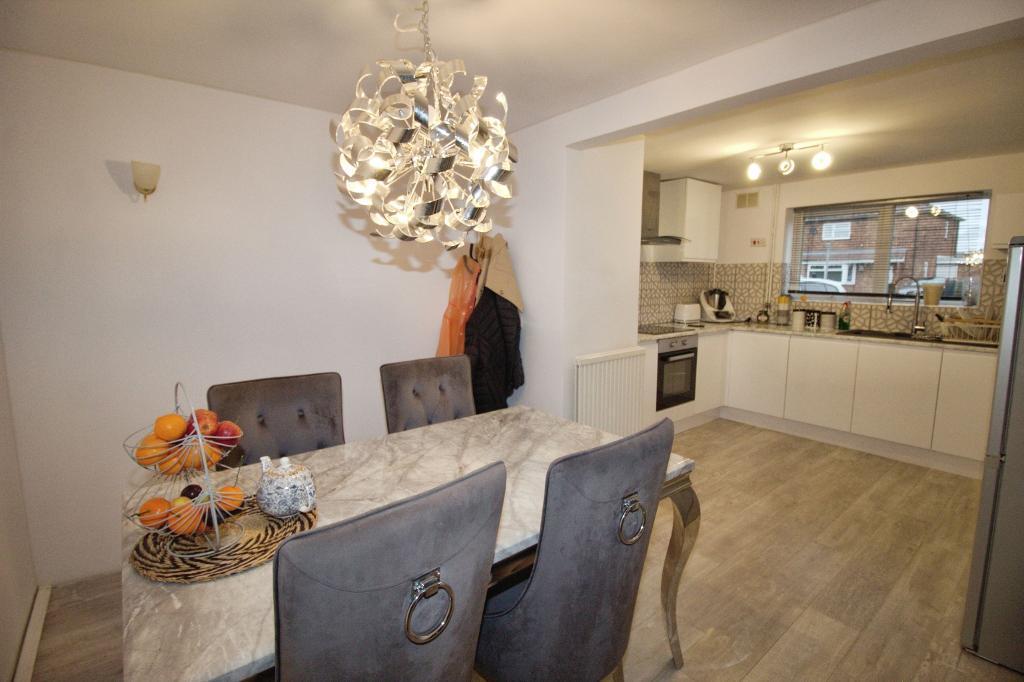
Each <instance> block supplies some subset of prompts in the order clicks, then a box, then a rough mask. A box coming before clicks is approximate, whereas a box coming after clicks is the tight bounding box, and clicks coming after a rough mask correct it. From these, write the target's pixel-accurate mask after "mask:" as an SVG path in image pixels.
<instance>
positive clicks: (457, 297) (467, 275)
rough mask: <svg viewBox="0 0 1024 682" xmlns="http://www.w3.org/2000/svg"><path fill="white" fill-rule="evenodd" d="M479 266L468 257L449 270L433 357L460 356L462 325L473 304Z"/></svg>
mask: <svg viewBox="0 0 1024 682" xmlns="http://www.w3.org/2000/svg"><path fill="white" fill-rule="evenodd" d="M479 275H480V264H479V263H477V262H476V261H475V260H472V259H471V258H469V257H468V256H463V257H462V258H460V259H459V262H458V264H457V265H456V266H455V270H453V271H452V283H451V286H450V287H449V288H448V307H447V308H445V311H444V317H443V318H442V319H441V338H440V340H439V341H438V343H437V357H445V356H448V355H462V352H463V348H464V347H465V343H466V323H467V322H468V321H469V317H470V314H471V313H472V312H473V307H474V306H475V305H476V290H477V278H478V277H479Z"/></svg>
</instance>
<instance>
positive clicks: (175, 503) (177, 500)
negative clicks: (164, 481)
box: [171, 496, 192, 509]
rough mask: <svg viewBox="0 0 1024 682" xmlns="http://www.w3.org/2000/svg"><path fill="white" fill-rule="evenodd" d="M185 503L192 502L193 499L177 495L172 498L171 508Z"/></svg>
mask: <svg viewBox="0 0 1024 682" xmlns="http://www.w3.org/2000/svg"><path fill="white" fill-rule="evenodd" d="M185 504H192V500H191V499H190V498H188V497H185V496H182V497H175V498H174V499H173V500H171V509H175V508H176V507H180V506H182V505H185Z"/></svg>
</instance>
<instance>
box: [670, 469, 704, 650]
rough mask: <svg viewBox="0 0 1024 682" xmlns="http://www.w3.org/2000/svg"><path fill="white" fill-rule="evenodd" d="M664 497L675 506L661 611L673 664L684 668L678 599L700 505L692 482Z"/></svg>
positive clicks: (673, 488) (671, 489)
mask: <svg viewBox="0 0 1024 682" xmlns="http://www.w3.org/2000/svg"><path fill="white" fill-rule="evenodd" d="M669 485H670V486H671V484H669ZM665 493H666V495H667V497H668V498H669V500H670V501H671V502H672V538H671V539H670V540H669V543H668V553H667V554H666V555H665V567H664V569H662V572H661V607H662V609H663V610H664V611H665V625H666V627H667V629H668V643H669V646H670V647H671V648H672V661H673V663H675V666H676V668H682V667H683V651H682V649H681V648H680V646H679V628H678V626H677V625H676V601H677V600H676V597H677V596H678V595H679V578H680V577H681V576H682V575H683V569H684V568H686V562H687V560H688V559H689V558H690V552H692V551H693V545H694V543H695V542H696V541H697V533H698V532H699V531H700V501H699V500H698V499H697V493H696V492H694V490H693V486H692V485H691V484H690V481H689V478H687V479H686V480H685V481H682V482H680V484H679V485H678V486H672V487H671V488H669V489H667V490H665Z"/></svg>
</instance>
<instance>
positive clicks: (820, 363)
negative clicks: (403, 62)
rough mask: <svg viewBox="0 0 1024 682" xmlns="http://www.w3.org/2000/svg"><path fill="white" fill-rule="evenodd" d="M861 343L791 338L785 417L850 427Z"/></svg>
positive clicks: (843, 427)
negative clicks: (858, 352)
mask: <svg viewBox="0 0 1024 682" xmlns="http://www.w3.org/2000/svg"><path fill="white" fill-rule="evenodd" d="M858 346H859V344H858V343H857V342H856V341H841V340H836V339H814V338H808V337H802V336H794V337H792V338H791V339H790V341H789V363H788V369H787V374H786V409H785V414H786V419H792V420H794V421H798V422H804V423H806V424H814V425H816V426H824V427H826V428H829V429H836V430H837V431H849V430H850V423H851V421H852V419H853V396H854V382H855V381H856V380H857V350H858Z"/></svg>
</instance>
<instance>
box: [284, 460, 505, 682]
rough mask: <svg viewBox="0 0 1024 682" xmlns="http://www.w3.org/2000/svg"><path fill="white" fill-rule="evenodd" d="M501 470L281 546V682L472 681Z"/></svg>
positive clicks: (497, 516) (498, 464) (497, 466)
mask: <svg viewBox="0 0 1024 682" xmlns="http://www.w3.org/2000/svg"><path fill="white" fill-rule="evenodd" d="M504 494H505V465H504V464H503V463H501V462H496V463H494V464H491V465H489V466H486V467H484V468H482V469H478V470H476V471H474V472H473V473H471V474H469V475H468V476H465V477H464V478H461V479H459V480H457V481H453V482H451V483H447V484H445V485H443V486H441V487H439V488H435V489H434V490H431V491H429V492H426V493H423V494H421V495H417V496H415V497H411V498H409V499H406V500H402V501H400V502H397V503H395V504H391V505H389V506H387V507H384V508H382V509H377V510H375V511H372V512H369V513H367V514H363V515H362V516H358V517H355V518H353V519H349V520H347V521H342V522H340V523H336V524H332V525H329V526H324V527H322V528H316V529H314V530H311V531H309V532H306V533H301V534H299V535H295V536H292V537H290V538H288V539H287V540H285V541H284V542H283V543H282V544H281V546H280V548H279V549H278V551H277V555H276V557H275V559H274V615H275V631H276V635H277V656H276V666H277V667H276V674H277V679H279V680H469V679H470V678H471V676H472V670H473V654H474V651H475V650H476V643H477V638H478V636H479V631H480V615H481V613H482V611H483V606H484V599H485V595H486V593H487V584H488V582H489V580H490V575H491V563H492V561H493V559H494V543H495V538H496V536H497V533H498V520H499V519H500V517H501V507H502V501H503V499H504Z"/></svg>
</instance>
